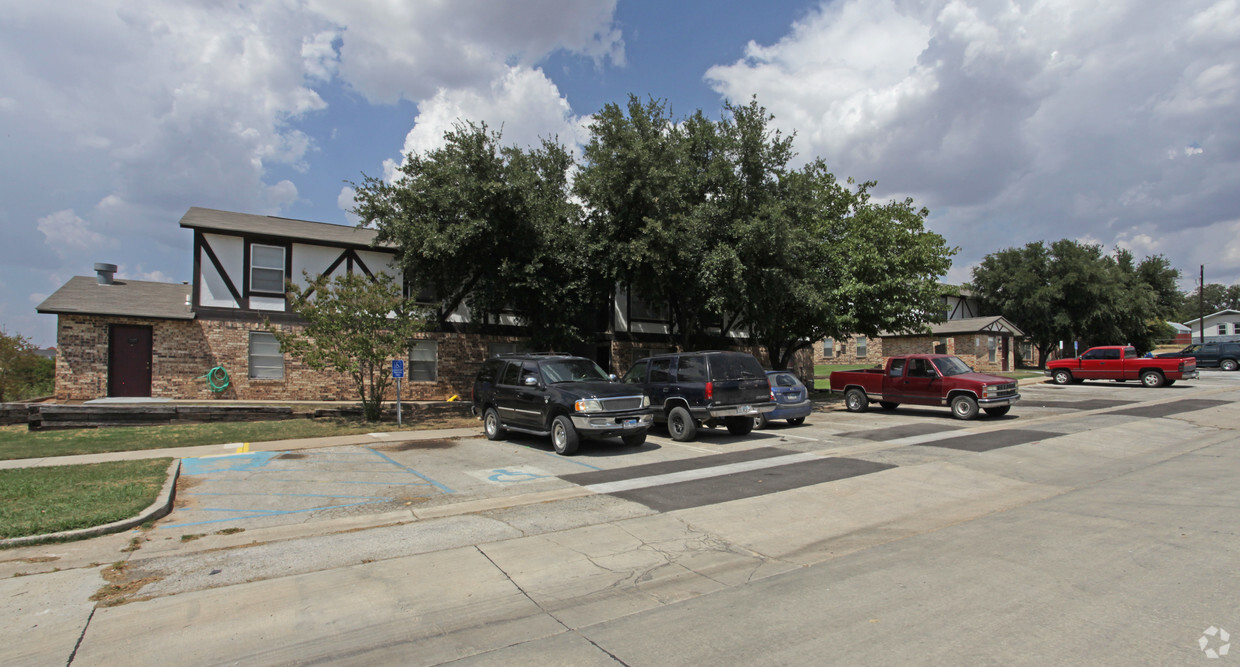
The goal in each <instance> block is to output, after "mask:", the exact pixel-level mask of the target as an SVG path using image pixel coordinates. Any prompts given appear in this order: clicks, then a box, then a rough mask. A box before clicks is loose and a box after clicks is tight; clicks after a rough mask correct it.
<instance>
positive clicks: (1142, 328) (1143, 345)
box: [972, 239, 1178, 360]
mask: <svg viewBox="0 0 1240 667" xmlns="http://www.w3.org/2000/svg"><path fill="white" fill-rule="evenodd" d="M1176 277H1178V274H1176V273H1175V272H1174V270H1172V269H1170V268H1169V267H1168V266H1167V265H1166V262H1165V260H1164V259H1162V257H1161V256H1154V257H1147V258H1145V259H1144V260H1142V261H1141V262H1140V263H1137V262H1135V258H1134V256H1133V254H1132V253H1131V252H1130V251H1127V250H1123V249H1118V250H1116V251H1115V253H1114V254H1113V255H1108V254H1106V253H1104V252H1103V250H1102V247H1101V246H1098V245H1095V244H1089V243H1080V242H1078V241H1073V240H1070V239H1062V240H1059V241H1055V242H1053V243H1051V244H1050V245H1049V246H1048V245H1046V244H1045V243H1043V242H1041V241H1038V242H1034V243H1030V244H1027V245H1026V246H1024V247H1023V248H1007V249H1005V250H1001V251H999V252H996V253H991V254H990V255H987V256H986V257H985V258H983V259H982V261H981V262H980V263H979V264H978V265H977V266H976V267H974V269H973V284H972V287H973V290H974V294H975V295H976V296H977V297H978V299H979V300H980V301H981V302H982V308H983V311H984V312H988V313H994V314H999V315H1003V316H1004V317H1006V318H1008V319H1009V320H1012V321H1013V322H1014V323H1016V325H1017V326H1019V327H1020V328H1021V329H1022V330H1024V332H1025V333H1026V334H1027V335H1028V336H1029V337H1030V338H1031V339H1032V341H1033V344H1034V346H1035V347H1037V349H1038V352H1039V358H1041V359H1043V360H1045V359H1046V357H1047V355H1048V354H1049V353H1050V351H1051V350H1052V349H1054V348H1056V347H1057V346H1058V344H1059V342H1060V341H1063V342H1065V343H1068V344H1070V343H1071V342H1073V341H1079V342H1080V343H1083V344H1085V345H1086V346H1090V345H1106V344H1110V345H1114V344H1121V343H1124V344H1131V345H1134V346H1136V347H1137V348H1138V349H1141V350H1148V349H1151V348H1152V347H1153V346H1154V344H1155V341H1156V339H1158V338H1161V337H1162V336H1164V335H1165V322H1164V320H1163V308H1164V306H1163V305H1160V303H1165V302H1160V299H1165V298H1166V294H1167V285H1168V281H1174V279H1175V278H1176Z"/></svg>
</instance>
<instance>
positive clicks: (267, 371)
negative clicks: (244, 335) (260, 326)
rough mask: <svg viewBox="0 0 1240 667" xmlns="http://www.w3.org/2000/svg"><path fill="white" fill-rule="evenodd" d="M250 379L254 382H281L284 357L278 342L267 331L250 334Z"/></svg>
mask: <svg viewBox="0 0 1240 667" xmlns="http://www.w3.org/2000/svg"><path fill="white" fill-rule="evenodd" d="M250 377H251V378H253V379H255V380H283V379H284V355H283V354H281V353H280V342H279V341H277V340H276V337H275V335H274V334H272V333H270V332H267V331H251V332H250Z"/></svg>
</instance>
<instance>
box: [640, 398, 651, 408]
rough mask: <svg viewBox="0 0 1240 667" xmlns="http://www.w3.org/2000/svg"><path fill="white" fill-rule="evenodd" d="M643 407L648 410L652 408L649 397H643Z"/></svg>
mask: <svg viewBox="0 0 1240 667" xmlns="http://www.w3.org/2000/svg"><path fill="white" fill-rule="evenodd" d="M642 407H643V408H648V407H650V397H649V396H642Z"/></svg>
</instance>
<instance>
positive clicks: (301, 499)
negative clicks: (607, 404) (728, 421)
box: [157, 372, 1240, 535]
mask: <svg viewBox="0 0 1240 667" xmlns="http://www.w3.org/2000/svg"><path fill="white" fill-rule="evenodd" d="M1235 386H1240V374H1226V373H1221V372H1204V373H1203V374H1202V378H1201V379H1199V380H1198V381H1195V382H1192V383H1182V384H1177V385H1176V386H1174V387H1165V388H1161V389H1153V390H1152V389H1147V388H1144V387H1141V386H1140V385H1139V384H1136V383H1113V382H1094V383H1085V384H1080V385H1068V386H1058V385H1052V384H1037V383H1035V384H1027V385H1024V386H1022V387H1021V393H1022V400H1021V402H1020V404H1019V405H1018V406H1017V407H1016V408H1015V409H1014V410H1013V411H1012V412H1011V413H1010V414H1009V415H1007V416H1005V417H1001V418H989V417H982V418H979V419H977V420H975V421H971V422H963V421H959V420H955V419H952V418H951V416H950V413H949V411H948V410H946V409H935V408H908V407H904V406H902V407H901V408H900V409H898V410H896V411H894V412H886V411H882V410H871V411H869V412H867V413H864V414H853V413H848V412H846V411H844V410H843V409H842V408H836V407H833V406H829V407H828V409H827V410H826V411H821V412H816V413H815V414H813V415H812V416H811V417H810V418H809V419H808V420H807V421H806V422H805V424H803V425H801V426H799V427H793V426H790V425H788V424H786V423H782V422H780V423H776V424H774V425H772V427H771V428H769V429H766V430H761V431H754V432H752V433H751V434H749V435H746V436H733V435H731V434H730V433H728V432H727V430H726V429H713V430H712V429H703V430H702V432H701V434H700V436H699V437H698V439H697V440H696V441H694V442H688V443H680V442H675V441H673V440H672V439H670V438H669V437H667V433H666V431H665V430H663V429H662V427H658V426H656V427H655V429H654V430H652V431H651V433H650V435H649V437H648V438H647V441H646V443H645V444H644V445H642V446H641V447H637V448H627V447H623V446H621V444H620V442H619V440H618V439H615V440H607V441H594V442H591V441H587V442H586V443H584V444H583V446H582V449H581V451H580V452H579V453H578V454H577V455H576V456H571V457H564V456H559V455H557V454H555V453H554V451H553V450H552V448H551V445H550V442H549V441H547V439H543V438H536V437H525V436H516V435H514V436H512V437H510V438H509V439H508V440H506V441H502V442H491V441H488V440H486V439H485V438H484V437H482V434H481V429H480V428H479V430H478V431H477V433H475V434H473V435H472V436H470V435H464V436H462V437H452V438H439V439H431V440H420V439H414V438H415V437H416V434H409V433H406V434H401V433H388V434H376V435H375V436H374V437H375V442H374V444H369V445H364V446H362V445H354V446H343V447H330V448H322V449H303V450H291V451H263V452H239V453H236V454H232V455H226V456H214V457H203V458H193V459H185V460H184V461H183V464H182V470H181V480H180V483H179V484H178V490H177V503H176V507H175V509H174V511H173V512H172V513H171V514H170V515H168V516H167V517H165V518H164V519H162V520H161V521H159V522H158V524H157V530H158V531H161V532H165V531H166V532H167V533H168V534H173V535H175V534H182V535H184V534H202V533H214V532H219V531H236V530H254V529H261V528H270V527H277V526H287V525H290V524H307V523H311V522H316V521H322V520H327V519H337V518H343V517H355V516H361V515H370V514H387V513H393V512H401V511H408V512H411V513H412V514H413V515H414V516H417V515H418V513H419V512H426V511H431V510H435V509H439V510H448V511H450V509H451V508H452V507H453V506H457V505H462V504H466V503H471V502H473V503H477V502H478V501H480V500H486V499H493V500H495V501H496V502H497V503H498V504H502V500H503V499H505V498H515V497H526V496H529V497H533V498H534V499H535V500H537V498H539V494H555V493H558V492H572V491H574V490H580V489H582V488H584V489H586V490H588V491H589V492H590V493H607V494H612V495H615V496H616V497H619V498H623V499H626V500H633V501H637V502H640V503H642V504H644V505H646V506H647V507H650V508H651V509H653V510H656V511H668V510H671V509H677V508H682V507H686V506H694V505H696V504H701V503H713V502H724V501H727V500H733V499H736V498H741V497H747V496H749V495H754V494H761V493H772V492H776V491H780V490H786V489H789V488H797V487H800V486H805V485H809V484H818V483H822V482H825V481H830V480H832V479H843V478H846V477H851V476H857V475H864V474H869V473H871V472H875V471H878V470H882V469H885V468H886V467H890V466H894V465H908V464H913V463H919V462H925V461H928V460H933V459H936V458H942V457H951V456H956V455H960V454H962V453H980V452H987V451H991V450H994V449H999V448H1004V447H1009V446H1013V445H1017V444H1024V443H1028V442H1035V441H1039V440H1044V439H1049V438H1054V437H1057V436H1059V435H1066V434H1070V433H1075V432H1079V431H1082V430H1086V429H1088V428H1096V427H1098V426H1100V425H1106V424H1113V423H1119V422H1122V421H1124V420H1132V419H1141V418H1153V417H1164V416H1172V415H1175V414H1178V413H1182V412H1190V411H1192V410H1197V409H1203V408H1208V407H1212V406H1214V405H1217V404H1219V403H1218V401H1217V399H1211V398H1209V397H1198V395H1199V394H1202V393H1203V392H1205V393H1208V392H1209V391H1210V390H1211V389H1212V388H1224V387H1235ZM811 452H812V453H814V454H813V456H812V457H807V456H806V455H807V454H809V453H811ZM836 452H838V455H837V456H824V455H827V454H834V453H836ZM721 477H726V483H720V479H719V478H721ZM632 480H653V481H632Z"/></svg>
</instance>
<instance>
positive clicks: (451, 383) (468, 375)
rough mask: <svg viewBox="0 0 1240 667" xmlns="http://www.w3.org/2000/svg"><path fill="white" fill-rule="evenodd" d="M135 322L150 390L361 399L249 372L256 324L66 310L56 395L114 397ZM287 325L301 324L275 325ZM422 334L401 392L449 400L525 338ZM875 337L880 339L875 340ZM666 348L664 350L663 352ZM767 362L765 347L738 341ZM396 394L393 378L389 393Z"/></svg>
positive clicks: (351, 389)
mask: <svg viewBox="0 0 1240 667" xmlns="http://www.w3.org/2000/svg"><path fill="white" fill-rule="evenodd" d="M113 324H129V325H137V326H149V327H151V333H152V336H151V346H152V352H151V396H152V397H155V398H169V399H183V400H249V401H256V400H277V401H356V400H357V388H356V385H355V384H354V382H353V380H352V378H350V377H349V376H348V375H346V374H343V373H337V372H335V371H333V370H330V369H329V370H323V371H316V370H314V369H312V368H310V367H309V366H307V365H306V364H304V363H303V362H301V361H300V360H298V359H295V358H293V357H292V356H290V355H288V354H285V355H284V377H283V378H282V379H258V378H251V377H249V346H250V332H251V331H265V329H264V328H263V326H262V325H261V324H259V323H256V322H233V321H222V320H202V319H200V320H193V321H181V320H153V319H143V318H124V317H95V316H83V315H60V316H59V323H58V334H57V341H58V346H59V350H60V351H59V354H58V355H57V358H56V398H57V400H60V401H79V400H89V399H93V398H102V397H105V396H107V395H108V332H109V327H110V325H113ZM275 326H276V328H277V329H281V330H297V329H299V328H300V327H295V326H291V325H275ZM418 338H419V339H426V340H434V341H437V342H438V349H437V355H438V356H437V379H436V380H435V381H433V382H424V381H417V382H415V381H412V380H411V379H410V377H409V376H410V374H411V369H410V368H409V365H408V362H407V363H406V378H405V380H404V381H403V382H402V385H401V398H402V399H403V400H409V401H422V400H445V399H447V398H449V397H451V396H454V395H455V396H458V397H459V400H464V401H468V400H470V397H471V390H472V388H473V380H474V376H475V375H477V373H478V369H479V368H480V367H481V366H482V362H483V361H484V360H486V358H487V356H489V355H490V350H491V346H492V345H493V344H498V343H521V342H524V341H525V339H524V338H522V337H519V336H496V335H479V334H465V333H425V334H420V335H419V336H418ZM875 342H876V341H875ZM650 349H652V348H651V346H650V345H649V344H645V343H631V342H619V341H613V342H612V343H611V355H612V361H613V368H615V369H617V374H620V375H622V374H623V373H624V372H625V371H626V370H628V367H629V366H630V365H632V362H633V360H634V358H635V354H636V353H645V352H646V351H648V350H650ZM664 349H665V348H659V351H663V350H664ZM734 349H738V350H741V351H745V352H749V353H751V354H753V355H754V356H755V357H757V359H758V361H759V362H761V363H762V365H763V366H764V367H765V366H768V365H769V363H768V361H767V357H766V350H765V348H762V347H759V346H751V347H746V346H742V347H737V348H734ZM216 366H223V367H224V369H225V370H226V371H227V372H228V377H229V385H228V387H227V388H226V389H225V390H224V391H222V392H218V393H216V392H212V391H211V390H210V387H209V386H208V385H207V381H206V379H205V377H203V376H205V375H206V374H207V372H208V371H210V370H211V369H212V368H214V367H216ZM791 370H792V371H793V372H794V373H796V374H797V375H798V376H799V377H802V378H806V379H808V378H812V377H813V374H814V373H813V360H812V359H811V355H810V351H809V350H802V351H800V352H798V353H797V355H795V356H794V359H793V363H792V364H791ZM385 398H386V399H388V400H395V398H396V387H395V383H393V384H392V386H390V387H389V388H388V391H387V393H386V395H385Z"/></svg>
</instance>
